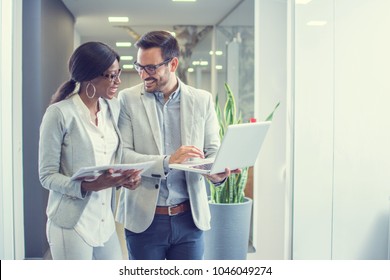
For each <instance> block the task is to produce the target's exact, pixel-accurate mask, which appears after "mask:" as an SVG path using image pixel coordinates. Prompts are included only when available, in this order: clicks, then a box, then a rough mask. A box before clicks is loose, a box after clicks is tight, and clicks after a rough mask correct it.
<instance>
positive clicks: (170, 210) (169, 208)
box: [168, 205, 179, 216]
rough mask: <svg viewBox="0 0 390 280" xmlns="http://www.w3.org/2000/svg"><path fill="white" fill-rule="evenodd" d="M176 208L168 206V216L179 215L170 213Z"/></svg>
mask: <svg viewBox="0 0 390 280" xmlns="http://www.w3.org/2000/svg"><path fill="white" fill-rule="evenodd" d="M175 207H177V205H174V206H168V215H169V216H176V215H177V214H179V213H172V209H173V208H175Z"/></svg>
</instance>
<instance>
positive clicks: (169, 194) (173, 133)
mask: <svg viewBox="0 0 390 280" xmlns="http://www.w3.org/2000/svg"><path fill="white" fill-rule="evenodd" d="M154 96H155V98H156V109H157V116H158V121H159V125H160V133H161V136H162V145H161V146H162V147H163V148H164V150H163V153H164V154H165V155H168V156H169V155H171V154H173V153H174V152H175V151H176V150H177V149H178V148H180V146H181V130H180V88H178V89H177V90H176V91H175V92H173V93H172V94H171V95H170V96H169V98H168V100H167V102H165V101H164V94H163V93H162V92H155V93H154ZM164 102H165V103H164ZM167 160H168V158H167ZM166 167H167V166H166ZM166 172H169V173H168V175H167V177H166V179H165V180H162V181H161V185H160V192H159V197H158V201H157V205H160V206H167V205H175V204H179V203H181V202H183V201H185V200H188V191H187V183H186V178H185V173H184V171H179V170H166Z"/></svg>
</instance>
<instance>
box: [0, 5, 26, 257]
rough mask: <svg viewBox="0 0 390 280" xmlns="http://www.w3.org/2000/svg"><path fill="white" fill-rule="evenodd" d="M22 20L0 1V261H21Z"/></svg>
mask: <svg viewBox="0 0 390 280" xmlns="http://www.w3.org/2000/svg"><path fill="white" fill-rule="evenodd" d="M21 18H22V1H21V0H15V1H12V3H11V1H2V0H0V22H1V24H0V27H1V29H0V43H1V44H0V46H1V47H0V58H1V59H0V61H1V64H0V74H1V75H0V136H1V138H0V159H1V161H0V259H23V258H24V228H23V191H22V143H21V139H22V137H21V135H22V119H21V114H20V112H21V111H22V102H21V96H22V89H21V83H20V77H21V72H22V71H21V69H22V63H21V57H22V56H21V54H22V51H21V30H22V25H21V24H22V23H21Z"/></svg>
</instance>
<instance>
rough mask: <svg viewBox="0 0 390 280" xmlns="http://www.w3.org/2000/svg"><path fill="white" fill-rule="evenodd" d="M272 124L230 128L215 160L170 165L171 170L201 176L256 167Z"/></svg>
mask: <svg viewBox="0 0 390 280" xmlns="http://www.w3.org/2000/svg"><path fill="white" fill-rule="evenodd" d="M270 124H271V122H270V121H268V122H255V123H244V124H234V125H230V126H228V129H227V131H226V133H225V136H224V137H223V139H222V143H221V146H220V147H219V150H218V152H217V154H216V156H215V158H207V159H193V160H191V161H188V162H184V163H179V164H177V163H175V164H170V165H169V168H171V169H179V170H185V171H191V172H197V173H201V174H215V173H220V172H224V171H225V168H229V169H230V170H234V169H237V168H245V167H250V166H253V165H255V162H256V159H257V157H258V155H259V152H260V149H261V146H262V144H263V142H264V139H265V136H266V135H267V132H268V128H269V127H270Z"/></svg>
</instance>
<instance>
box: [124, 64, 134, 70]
mask: <svg viewBox="0 0 390 280" xmlns="http://www.w3.org/2000/svg"><path fill="white" fill-rule="evenodd" d="M122 68H123V69H133V68H134V65H133V64H123V66H122Z"/></svg>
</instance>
